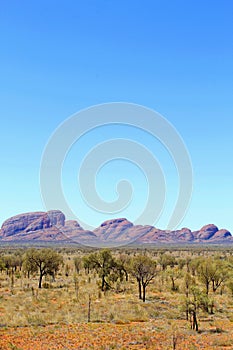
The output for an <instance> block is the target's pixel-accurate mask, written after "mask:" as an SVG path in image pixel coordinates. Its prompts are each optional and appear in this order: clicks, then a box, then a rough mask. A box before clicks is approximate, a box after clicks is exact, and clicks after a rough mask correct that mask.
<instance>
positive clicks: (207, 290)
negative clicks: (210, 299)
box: [206, 282, 209, 296]
mask: <svg viewBox="0 0 233 350" xmlns="http://www.w3.org/2000/svg"><path fill="white" fill-rule="evenodd" d="M206 295H207V296H208V295H209V282H206Z"/></svg>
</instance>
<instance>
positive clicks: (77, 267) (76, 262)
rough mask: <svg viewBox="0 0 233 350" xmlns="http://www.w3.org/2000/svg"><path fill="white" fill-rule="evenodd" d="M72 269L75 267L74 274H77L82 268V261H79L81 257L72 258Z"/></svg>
mask: <svg viewBox="0 0 233 350" xmlns="http://www.w3.org/2000/svg"><path fill="white" fill-rule="evenodd" d="M74 267H75V271H76V273H77V274H79V272H80V270H81V268H82V259H81V257H79V256H76V257H75V258H74Z"/></svg>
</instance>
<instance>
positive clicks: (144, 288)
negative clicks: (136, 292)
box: [142, 284, 146, 303]
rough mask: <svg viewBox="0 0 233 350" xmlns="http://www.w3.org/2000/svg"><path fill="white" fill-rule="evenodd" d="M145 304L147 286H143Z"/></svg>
mask: <svg viewBox="0 0 233 350" xmlns="http://www.w3.org/2000/svg"><path fill="white" fill-rule="evenodd" d="M142 300H143V302H144V303H145V301H146V285H145V284H143V298H142Z"/></svg>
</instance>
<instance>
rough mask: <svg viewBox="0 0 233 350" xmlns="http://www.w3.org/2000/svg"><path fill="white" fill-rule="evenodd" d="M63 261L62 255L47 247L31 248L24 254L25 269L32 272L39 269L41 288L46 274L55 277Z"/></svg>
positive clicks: (39, 285) (39, 284)
mask: <svg viewBox="0 0 233 350" xmlns="http://www.w3.org/2000/svg"><path fill="white" fill-rule="evenodd" d="M62 262H63V259H62V257H61V255H59V254H58V253H57V252H55V251H54V250H52V249H47V248H44V249H38V250H37V249H34V248H32V249H29V250H28V251H27V252H26V253H25V256H24V266H25V269H26V270H28V271H31V272H37V271H39V283H38V287H39V288H41V286H42V278H43V277H44V276H45V275H50V276H53V277H54V276H55V274H56V272H57V271H58V269H59V266H60V265H61V264H62Z"/></svg>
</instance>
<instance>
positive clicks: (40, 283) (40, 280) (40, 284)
mask: <svg viewBox="0 0 233 350" xmlns="http://www.w3.org/2000/svg"><path fill="white" fill-rule="evenodd" d="M42 278H43V275H42V273H40V278H39V285H38V288H41V286H42Z"/></svg>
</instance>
